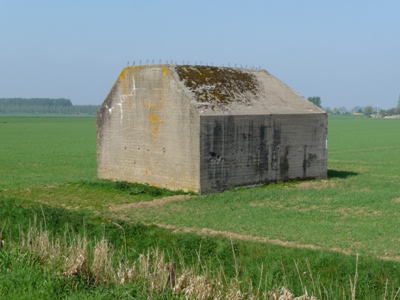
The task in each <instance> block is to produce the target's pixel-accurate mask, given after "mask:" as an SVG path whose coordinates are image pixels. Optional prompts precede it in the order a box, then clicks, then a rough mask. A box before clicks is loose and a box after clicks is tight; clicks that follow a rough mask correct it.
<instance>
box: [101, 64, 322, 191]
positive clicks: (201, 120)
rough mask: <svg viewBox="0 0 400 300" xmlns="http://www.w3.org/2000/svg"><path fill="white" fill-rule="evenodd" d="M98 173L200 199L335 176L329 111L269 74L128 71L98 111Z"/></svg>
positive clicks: (173, 68) (207, 69)
mask: <svg viewBox="0 0 400 300" xmlns="http://www.w3.org/2000/svg"><path fill="white" fill-rule="evenodd" d="M97 160H98V176H99V177H100V178H105V179H112V180H124V181H131V182H139V183H146V184H150V185H155V186H159V187H165V188H169V189H182V190H186V191H193V192H199V193H211V192H218V191H223V190H225V189H229V188H232V187H237V186H254V185H262V184H266V183H269V182H279V181H287V180H293V179H314V178H326V175H327V114H326V113H325V112H324V111H323V110H321V109H320V108H319V107H317V106H315V105H313V104H312V103H311V102H309V101H308V100H307V99H305V98H304V97H302V96H300V95H299V94H298V93H296V92H295V91H293V90H292V89H291V88H289V87H288V86H286V85H285V84H284V83H283V82H281V81H280V80H278V79H277V78H275V77H274V76H272V75H271V74H270V73H268V72H267V71H265V70H258V69H239V68H224V67H211V66H189V65H182V66H177V65H149V66H128V67H126V68H124V69H123V70H122V72H121V74H120V75H119V77H118V78H117V80H116V82H115V83H114V85H113V87H112V88H111V91H110V92H109V94H108V96H107V97H106V99H105V100H104V102H103V104H102V106H101V108H100V110H99V112H98V115H97Z"/></svg>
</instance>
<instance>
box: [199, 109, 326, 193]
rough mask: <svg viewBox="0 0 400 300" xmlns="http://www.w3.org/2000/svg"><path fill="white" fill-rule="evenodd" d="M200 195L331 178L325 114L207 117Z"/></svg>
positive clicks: (202, 136) (202, 123) (204, 119)
mask: <svg viewBox="0 0 400 300" xmlns="http://www.w3.org/2000/svg"><path fill="white" fill-rule="evenodd" d="M200 128H201V129H200V153H201V154H200V170H201V192H202V193H211V192H217V191H221V190H224V189H228V188H232V187H235V186H253V185H261V184H265V183H268V182H279V181H287V180H291V179H305V178H326V176H327V116H326V114H324V113H322V114H315V113H313V114H308V115H307V114H305V115H304V114H288V115H266V116H265V115H252V116H245V115H242V116H240V115H235V116H232V115H231V116H202V117H201V119H200Z"/></svg>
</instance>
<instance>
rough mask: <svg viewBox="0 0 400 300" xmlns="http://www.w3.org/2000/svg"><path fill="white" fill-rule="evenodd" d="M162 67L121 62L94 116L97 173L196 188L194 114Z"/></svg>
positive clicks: (196, 133)
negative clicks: (123, 63)
mask: <svg viewBox="0 0 400 300" xmlns="http://www.w3.org/2000/svg"><path fill="white" fill-rule="evenodd" d="M179 88H180V87H179V85H178V84H177V81H176V78H174V77H173V74H171V73H170V71H169V70H168V68H166V67H160V66H158V67H140V66H138V67H126V68H125V69H123V71H122V72H121V74H120V76H119V77H118V79H117V81H116V82H115V84H114V86H113V88H112V89H111V91H110V93H109V95H108V96H107V98H106V100H105V101H104V103H103V105H102V107H101V109H100V111H99V113H98V118H97V130H98V132H97V147H98V148H97V153H98V154H97V158H98V176H99V177H100V178H106V179H113V180H126V181H131V182H139V183H148V184H151V185H155V186H160V187H165V188H169V189H183V190H190V191H195V192H198V191H199V189H200V169H199V163H198V162H199V159H200V158H199V143H200V140H199V131H200V129H199V126H200V125H199V122H200V119H199V116H198V113H197V110H195V109H194V108H193V107H192V105H190V101H189V100H188V98H187V95H185V94H184V93H182V92H181V90H179Z"/></svg>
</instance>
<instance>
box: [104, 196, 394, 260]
mask: <svg viewBox="0 0 400 300" xmlns="http://www.w3.org/2000/svg"><path fill="white" fill-rule="evenodd" d="M191 197H192V196H190V195H177V196H171V197H164V198H161V199H157V200H153V201H149V202H137V203H129V204H123V205H113V206H110V211H111V212H121V211H127V210H131V209H135V208H141V207H156V206H160V205H164V204H166V203H169V202H173V201H185V200H188V199H190V198H191ZM399 199H400V198H399ZM399 201H400V200H399ZM112 217H113V218H119V219H123V220H125V221H129V217H128V216H126V215H121V214H113V216H112ZM145 225H156V226H158V227H161V228H165V229H169V230H172V231H173V232H188V233H196V234H199V235H211V236H222V237H225V238H229V239H236V240H243V241H251V242H260V243H269V244H272V245H278V246H284V247H292V248H300V249H310V250H323V251H333V252H337V253H341V254H345V255H356V254H357V253H355V252H353V251H350V250H349V249H341V248H327V247H323V246H318V245H313V244H301V243H298V242H290V241H283V240H279V239H271V238H268V237H264V236H253V235H246V234H239V233H235V232H230V231H225V230H214V229H211V228H195V227H178V226H175V225H170V224H164V223H145ZM377 258H379V259H382V260H388V261H400V256H395V257H389V256H378V257H377Z"/></svg>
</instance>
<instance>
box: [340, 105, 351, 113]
mask: <svg viewBox="0 0 400 300" xmlns="http://www.w3.org/2000/svg"><path fill="white" fill-rule="evenodd" d="M339 113H340V114H341V115H345V114H347V113H349V111H348V109H347V108H346V107H344V106H342V107H341V108H339Z"/></svg>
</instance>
